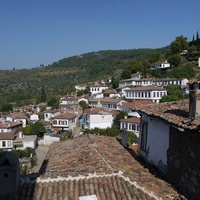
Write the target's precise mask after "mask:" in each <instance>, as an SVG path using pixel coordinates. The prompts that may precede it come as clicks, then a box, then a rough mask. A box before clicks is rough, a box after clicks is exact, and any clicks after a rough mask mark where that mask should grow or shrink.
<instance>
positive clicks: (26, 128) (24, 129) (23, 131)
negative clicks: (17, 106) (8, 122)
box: [22, 126, 31, 135]
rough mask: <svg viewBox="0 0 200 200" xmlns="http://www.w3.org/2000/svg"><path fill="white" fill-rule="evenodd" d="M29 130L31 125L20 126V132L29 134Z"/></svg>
mask: <svg viewBox="0 0 200 200" xmlns="http://www.w3.org/2000/svg"><path fill="white" fill-rule="evenodd" d="M30 130H31V127H30V126H26V127H24V128H22V133H23V134H24V135H29V134H30Z"/></svg>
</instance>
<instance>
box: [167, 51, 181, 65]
mask: <svg viewBox="0 0 200 200" xmlns="http://www.w3.org/2000/svg"><path fill="white" fill-rule="evenodd" d="M181 59H182V58H181V56H180V55H179V54H173V55H171V56H170V57H169V58H168V62H169V63H171V64H172V65H173V66H178V65H179V64H180V63H181Z"/></svg>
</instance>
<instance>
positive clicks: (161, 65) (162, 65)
mask: <svg viewBox="0 0 200 200" xmlns="http://www.w3.org/2000/svg"><path fill="white" fill-rule="evenodd" d="M169 67H170V63H168V62H167V61H164V62H157V63H154V64H152V65H151V66H150V69H156V68H159V69H163V68H169Z"/></svg>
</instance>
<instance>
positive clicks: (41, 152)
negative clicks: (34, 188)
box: [32, 146, 49, 173]
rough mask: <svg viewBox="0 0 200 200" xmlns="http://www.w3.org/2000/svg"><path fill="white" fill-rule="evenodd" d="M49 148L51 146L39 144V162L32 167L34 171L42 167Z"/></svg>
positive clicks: (37, 150)
mask: <svg viewBox="0 0 200 200" xmlns="http://www.w3.org/2000/svg"><path fill="white" fill-rule="evenodd" d="M48 149H49V148H48V147H45V146H38V148H37V149H36V154H37V164H36V165H35V166H34V167H33V168H32V171H33V172H34V173H37V172H39V170H40V167H41V165H42V162H43V160H44V159H45V156H46V154H47V151H48Z"/></svg>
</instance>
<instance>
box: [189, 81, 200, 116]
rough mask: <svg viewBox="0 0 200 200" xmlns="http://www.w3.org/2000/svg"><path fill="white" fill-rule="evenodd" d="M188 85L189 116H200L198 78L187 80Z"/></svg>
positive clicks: (199, 86)
mask: <svg viewBox="0 0 200 200" xmlns="http://www.w3.org/2000/svg"><path fill="white" fill-rule="evenodd" d="M188 85H189V91H190V94H189V118H190V119H195V118H200V79H199V78H195V79H192V80H190V81H188Z"/></svg>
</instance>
